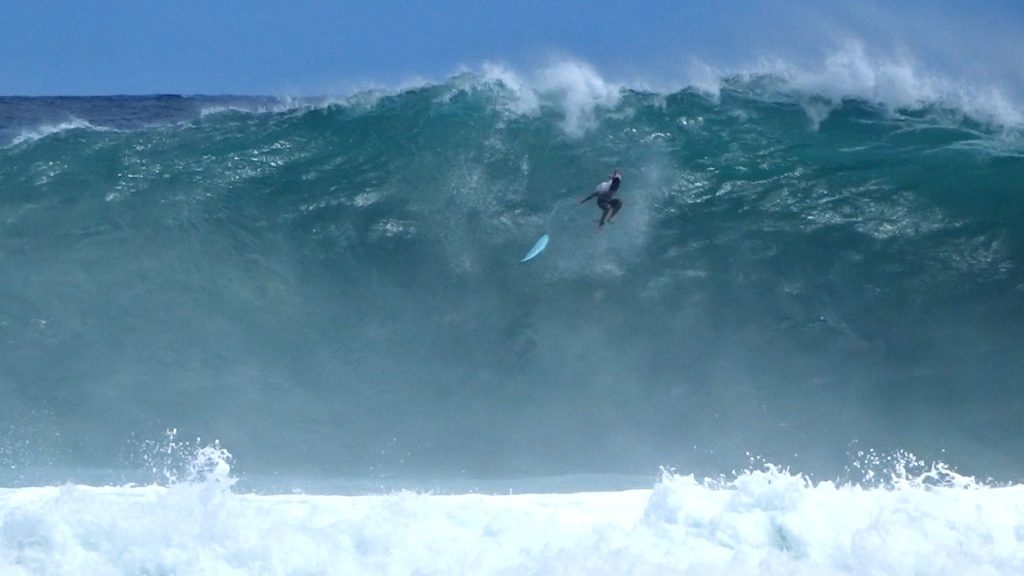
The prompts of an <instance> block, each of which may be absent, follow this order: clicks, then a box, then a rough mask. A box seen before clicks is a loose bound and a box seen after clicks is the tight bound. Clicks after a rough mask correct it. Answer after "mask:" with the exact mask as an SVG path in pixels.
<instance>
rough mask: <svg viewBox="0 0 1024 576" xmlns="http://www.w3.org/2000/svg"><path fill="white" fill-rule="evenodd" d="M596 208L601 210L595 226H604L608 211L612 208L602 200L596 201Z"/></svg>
mask: <svg viewBox="0 0 1024 576" xmlns="http://www.w3.org/2000/svg"><path fill="white" fill-rule="evenodd" d="M597 206H598V207H599V208H601V221H600V222H598V223H597V225H598V226H604V221H605V219H606V218H607V217H608V211H609V210H611V209H612V207H611V206H610V205H609V202H608V201H607V200H605V199H604V198H598V199H597ZM613 214H614V213H613Z"/></svg>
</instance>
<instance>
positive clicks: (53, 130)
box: [8, 118, 115, 146]
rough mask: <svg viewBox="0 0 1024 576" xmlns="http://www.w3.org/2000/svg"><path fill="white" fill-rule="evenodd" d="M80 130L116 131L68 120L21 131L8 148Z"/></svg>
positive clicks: (84, 122) (81, 121)
mask: <svg viewBox="0 0 1024 576" xmlns="http://www.w3.org/2000/svg"><path fill="white" fill-rule="evenodd" d="M79 128H83V129H88V130H97V131H100V130H102V131H109V132H113V131H115V130H114V129H113V128H102V127H98V126H93V125H92V124H90V123H89V122H87V121H85V120H82V119H80V118H71V119H70V120H67V121H65V122H58V123H56V124H41V125H39V126H33V127H31V128H25V129H23V130H21V132H20V133H18V135H17V136H15V137H14V138H12V139H11V142H10V143H9V144H8V146H17V145H18V144H21V143H23V142H34V141H36V140H39V139H41V138H46V137H47V136H50V135H52V134H59V133H61V132H66V131H68V130H75V129H79Z"/></svg>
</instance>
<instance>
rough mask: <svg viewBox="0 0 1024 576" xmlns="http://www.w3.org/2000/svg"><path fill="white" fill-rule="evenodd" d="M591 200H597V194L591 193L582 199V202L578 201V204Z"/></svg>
mask: <svg viewBox="0 0 1024 576" xmlns="http://www.w3.org/2000/svg"><path fill="white" fill-rule="evenodd" d="M591 198H597V192H592V193H591V194H590V196H587V197H586V198H584V199H583V200H580V204H583V203H585V202H587V201H588V200H590V199H591Z"/></svg>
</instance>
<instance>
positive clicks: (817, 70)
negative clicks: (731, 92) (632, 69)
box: [704, 41, 1024, 128]
mask: <svg viewBox="0 0 1024 576" xmlns="http://www.w3.org/2000/svg"><path fill="white" fill-rule="evenodd" d="M705 75H706V74H705ZM719 75H720V77H722V78H736V77H740V78H744V77H746V78H753V77H773V78H777V79H778V80H779V81H780V83H779V85H778V86H777V89H778V90H779V91H780V92H783V93H791V94H795V95H797V96H800V97H803V98H814V97H817V98H824V99H827V100H828V101H829V106H828V107H826V108H825V109H819V108H816V107H813V106H812V107H808V115H809V116H810V117H811V120H812V121H814V123H815V125H817V124H818V123H820V121H821V120H824V118H826V117H827V116H828V114H829V113H830V112H831V109H832V108H833V107H835V106H838V105H839V104H840V103H841V101H842V100H844V99H851V98H852V99H858V100H863V101H866V102H871V103H874V104H877V105H881V106H884V107H886V108H889V109H892V110H896V109H918V108H922V107H928V106H939V107H943V108H949V109H952V110H959V111H961V112H963V113H964V114H967V115H968V116H971V117H973V118H975V119H977V120H980V121H982V122H986V123H990V124H993V125H996V126H1002V127H1007V128H1016V127H1020V126H1021V125H1022V124H1024V111H1022V108H1021V105H1020V103H1019V102H1015V101H1014V100H1013V98H1012V97H1011V96H1010V95H1008V94H1007V93H1006V92H1005V91H1004V90H1003V89H1001V88H1000V87H999V86H996V85H977V84H968V83H964V82H963V81H960V80H957V79H953V78H950V77H946V76H944V75H942V74H941V73H938V72H935V71H931V70H927V69H925V68H924V67H923V66H922V65H921V64H919V63H918V62H917V61H916V60H915V59H914V58H913V56H912V55H911V54H910V53H906V52H904V53H897V54H894V55H879V54H875V53H872V52H871V51H870V50H869V49H868V48H867V47H866V46H865V45H864V44H863V43H862V42H859V41H849V42H847V43H846V44H844V45H843V46H842V47H840V48H839V49H837V50H835V51H832V52H830V53H828V54H826V55H825V57H824V59H823V61H822V62H821V64H820V65H818V66H814V65H803V66H798V65H795V64H793V63H791V62H788V61H786V60H783V59H777V58H762V59H761V60H760V62H759V63H758V64H756V65H754V66H751V67H749V68H747V69H744V70H739V71H731V72H730V71H720V72H719ZM704 84H706V82H704Z"/></svg>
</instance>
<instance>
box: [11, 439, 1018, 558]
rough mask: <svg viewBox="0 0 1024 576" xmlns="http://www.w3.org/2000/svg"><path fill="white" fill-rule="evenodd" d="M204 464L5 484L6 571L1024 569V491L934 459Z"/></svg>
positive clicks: (204, 452) (212, 449)
mask: <svg viewBox="0 0 1024 576" xmlns="http://www.w3.org/2000/svg"><path fill="white" fill-rule="evenodd" d="M194 458H195V461H194V462H193V464H192V465H191V466H190V468H191V469H192V470H195V471H198V473H197V474H195V475H194V476H193V477H192V480H191V481H189V482H184V483H172V484H170V485H168V486H148V487H133V486H126V487H103V488H95V487H88V486H72V485H65V486H62V487H44V488H24V489H11V490H0V573H2V574H5V575H9V576H27V575H29V574H54V575H64V574H67V575H72V574H75V575H77V574H92V575H101V576H102V575H121V574H143V573H144V574H217V575H224V574H227V575H233V574H238V575H242V574H246V575H248V574H266V575H290V574H326V575H330V574H413V573H423V574H664V573H669V574H694V575H696V574H702V575H704V574H730V575H744V574H766V573H771V574H798V575H800V574H806V575H811V574H814V575H816V576H817V575H823V574H824V575H829V574H836V575H838V574H850V575H856V574H894V575H899V574H916V575H930V574H936V575H940V574H941V575H945V574H968V573H969V574H992V575H1003V574H1006V575H1010V574H1020V573H1021V571H1022V570H1024V486H1010V487H1003V488H993V487H987V486H984V485H980V484H978V483H976V482H974V481H973V480H971V479H969V478H964V477H961V476H958V475H956V474H955V473H953V472H951V471H949V470H948V469H946V468H943V467H941V466H934V465H933V466H932V467H931V468H930V469H926V470H925V471H924V472H923V473H921V474H920V475H918V476H907V475H906V474H905V473H906V469H907V466H908V465H909V466H912V467H913V466H918V465H920V464H921V463H920V462H918V461H916V459H913V457H912V456H910V455H906V454H903V455H897V456H896V457H895V458H894V459H893V460H894V461H895V462H896V463H897V468H899V469H901V470H903V472H902V473H897V474H896V476H897V477H896V478H894V482H892V483H891V484H890V487H889V488H864V487H861V486H856V485H837V484H834V483H832V482H820V483H817V484H815V483H813V482H811V481H809V480H808V479H807V478H805V477H803V476H801V475H798V474H791V473H789V472H786V471H784V470H780V469H778V468H776V467H774V466H771V465H766V466H764V467H763V468H761V469H758V470H751V471H745V472H742V473H740V474H738V475H737V476H736V477H735V478H734V479H732V480H724V479H723V480H718V481H704V482H699V481H697V480H695V479H694V477H693V476H692V475H688V476H683V475H677V474H673V473H668V472H666V473H665V474H664V475H663V477H662V479H661V481H660V482H658V483H657V485H656V486H655V487H654V488H653V489H652V490H626V491H618V492H584V493H575V494H523V495H501V496H497V495H495V496H488V495H481V494H462V495H432V494H414V493H405V492H403V493H395V494H386V495H367V496H309V495H301V494H292V495H278V496H261V495H255V494H237V493H235V492H234V491H233V490H232V489H231V485H232V483H233V479H232V478H231V477H230V474H229V472H230V467H229V460H230V455H229V454H227V452H226V451H224V450H223V449H221V448H219V447H218V446H208V447H204V448H198V449H196V450H195V456H194ZM907 460H910V462H909V464H908V463H907ZM870 461H871V460H870V459H868V462H870Z"/></svg>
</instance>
